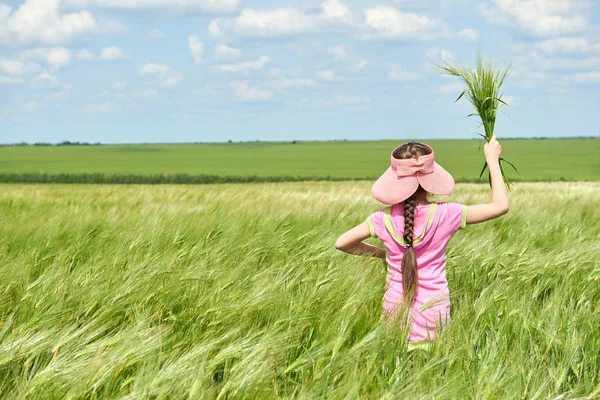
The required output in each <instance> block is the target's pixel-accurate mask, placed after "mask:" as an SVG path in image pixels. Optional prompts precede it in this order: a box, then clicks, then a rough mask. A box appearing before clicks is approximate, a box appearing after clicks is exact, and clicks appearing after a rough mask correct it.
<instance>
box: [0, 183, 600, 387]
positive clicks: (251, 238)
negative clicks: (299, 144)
mask: <svg viewBox="0 0 600 400" xmlns="http://www.w3.org/2000/svg"><path fill="white" fill-rule="evenodd" d="M370 184H371V183H370V182H319V183H311V182H306V183H277V184H275V183H271V184H246V185H243V184H240V185H202V186H175V185H165V186H161V185H158V186H109V185H98V186H85V185H0V265H1V266H2V268H1V269H0V289H1V290H0V398H2V399H24V398H27V399H48V398H61V399H62V398H65V399H117V398H118V399H198V398H202V399H204V398H206V399H213V398H219V399H225V398H305V399H313V398H328V399H329V398H334V399H335V398H359V397H360V398H384V399H387V398H389V399H392V398H411V399H419V398H423V399H425V398H427V399H430V398H435V399H456V398H472V399H498V398H506V399H518V398H522V399H549V398H550V399H559V398H560V399H565V398H569V399H571V398H589V399H593V398H598V397H600V335H599V334H598V328H599V327H600V211H599V209H598V206H597V202H598V199H599V198H600V183H598V182H581V183H522V184H518V186H517V187H516V188H515V189H514V190H513V191H512V192H511V193H510V201H511V209H510V212H509V213H508V214H507V215H506V216H504V217H502V218H500V219H497V220H494V221H491V222H487V223H484V224H480V225H473V226H468V227H467V228H466V229H465V230H462V231H460V232H458V233H457V234H456V235H455V236H454V237H453V239H452V240H451V242H450V244H449V247H448V260H447V265H446V268H447V276H448V281H449V285H450V292H451V302H452V321H451V323H450V324H449V326H448V328H447V329H446V330H445V331H444V333H443V334H442V335H441V337H440V338H439V340H438V341H437V342H436V343H435V345H434V346H433V347H432V348H431V349H430V350H414V351H408V349H407V347H406V344H405V343H404V342H403V340H401V337H400V335H394V334H393V332H390V331H386V329H385V321H384V320H383V319H382V316H381V300H382V296H383V292H384V289H385V288H384V284H385V274H386V271H385V270H384V268H383V267H382V265H381V262H380V261H377V260H370V259H366V258H359V257H352V256H348V255H346V254H343V253H341V252H337V251H336V250H335V249H334V247H333V243H334V241H335V239H336V237H337V236H338V235H339V234H341V233H342V232H344V231H345V230H347V229H349V228H350V227H352V226H354V225H355V224H358V223H360V222H362V221H363V220H364V219H365V218H366V217H367V216H368V215H369V214H370V213H372V212H373V211H375V210H376V209H378V208H379V207H380V206H379V205H378V204H377V203H376V202H375V201H374V200H373V199H372V198H371V197H370V193H369V189H370ZM488 196H489V187H488V186H487V185H485V184H460V185H457V187H456V190H455V193H454V194H453V195H452V196H451V197H449V198H440V199H438V200H440V201H441V200H444V201H456V202H460V203H464V204H474V203H477V202H483V201H487V200H488ZM372 243H377V242H376V241H375V240H372Z"/></svg>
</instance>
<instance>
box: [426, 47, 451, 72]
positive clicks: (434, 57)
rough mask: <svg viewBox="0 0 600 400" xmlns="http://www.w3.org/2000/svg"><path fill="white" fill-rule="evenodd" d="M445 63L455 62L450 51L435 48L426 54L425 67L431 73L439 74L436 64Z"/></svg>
mask: <svg viewBox="0 0 600 400" xmlns="http://www.w3.org/2000/svg"><path fill="white" fill-rule="evenodd" d="M444 62H450V63H451V62H454V55H453V54H452V53H451V52H450V51H449V50H446V49H441V48H438V47H434V48H432V49H429V50H427V52H426V53H425V61H424V66H425V68H426V69H428V70H430V71H436V72H438V70H437V67H436V64H441V63H444Z"/></svg>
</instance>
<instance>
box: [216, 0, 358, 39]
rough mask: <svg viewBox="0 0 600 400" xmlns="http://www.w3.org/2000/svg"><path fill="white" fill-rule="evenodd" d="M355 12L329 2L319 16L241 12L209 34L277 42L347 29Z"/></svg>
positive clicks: (300, 12)
mask: <svg viewBox="0 0 600 400" xmlns="http://www.w3.org/2000/svg"><path fill="white" fill-rule="evenodd" d="M351 20H352V12H351V11H350V9H349V8H348V7H347V6H346V5H345V4H343V3H342V2H341V1H339V0H326V1H325V2H323V3H322V4H321V8H320V10H319V11H318V12H309V11H305V10H299V9H297V8H291V7H289V8H278V9H275V10H269V11H262V10H251V9H248V10H242V12H241V14H240V15H239V16H238V17H235V18H217V19H214V20H212V21H211V22H210V23H209V25H208V30H209V32H210V34H211V35H212V36H213V37H215V38H217V39H221V40H225V41H226V40H231V39H234V38H237V37H254V38H276V37H282V36H295V35H302V34H310V33H316V32H321V31H331V30H335V29H338V28H339V27H342V26H347V25H348V24H349V23H350V22H351Z"/></svg>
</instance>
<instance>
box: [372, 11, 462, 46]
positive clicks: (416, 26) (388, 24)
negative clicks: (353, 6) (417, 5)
mask: <svg viewBox="0 0 600 400" xmlns="http://www.w3.org/2000/svg"><path fill="white" fill-rule="evenodd" d="M365 24H366V26H367V29H368V33H366V34H365V38H368V39H391V40H411V41H414V40H418V41H421V40H432V39H435V38H438V37H441V36H445V35H447V34H448V33H449V32H451V28H450V27H449V26H448V24H446V22H444V21H442V20H438V19H435V18H430V17H428V16H425V15H419V14H415V13H405V12H401V11H399V10H398V9H396V8H394V7H388V6H382V5H378V6H376V7H375V8H370V9H367V10H365Z"/></svg>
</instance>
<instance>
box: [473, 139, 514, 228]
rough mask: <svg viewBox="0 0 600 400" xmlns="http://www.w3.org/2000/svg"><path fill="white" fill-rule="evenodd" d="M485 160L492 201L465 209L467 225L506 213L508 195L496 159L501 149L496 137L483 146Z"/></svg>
mask: <svg viewBox="0 0 600 400" xmlns="http://www.w3.org/2000/svg"><path fill="white" fill-rule="evenodd" d="M483 152H484V153H485V160H486V162H487V164H488V169H489V171H490V176H491V178H492V179H491V183H492V200H491V202H490V203H488V204H477V205H474V206H468V207H467V224H477V223H479V222H485V221H489V220H491V219H494V218H497V217H499V216H501V215H504V214H506V213H507V212H508V194H507V193H506V186H504V182H503V180H502V173H501V172H500V164H499V161H498V158H500V154H501V153H502V147H501V146H500V143H498V141H497V140H496V135H494V136H492V139H491V140H490V141H489V142H488V143H486V144H485V146H483Z"/></svg>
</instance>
